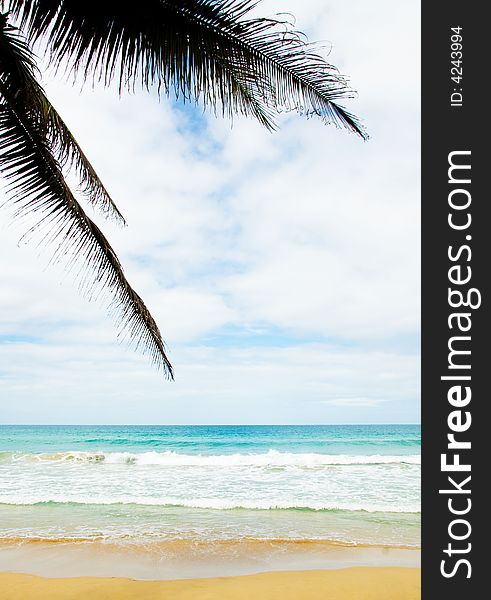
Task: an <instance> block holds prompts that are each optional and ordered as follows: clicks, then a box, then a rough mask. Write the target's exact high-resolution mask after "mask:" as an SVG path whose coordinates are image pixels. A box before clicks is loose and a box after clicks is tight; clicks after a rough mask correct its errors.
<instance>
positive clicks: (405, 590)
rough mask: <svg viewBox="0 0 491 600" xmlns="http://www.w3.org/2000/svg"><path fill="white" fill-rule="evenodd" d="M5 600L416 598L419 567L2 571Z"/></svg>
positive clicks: (346, 599) (356, 599)
mask: <svg viewBox="0 0 491 600" xmlns="http://www.w3.org/2000/svg"><path fill="white" fill-rule="evenodd" d="M0 588H1V589H2V598H3V599H4V600H25V599H26V598H29V600H47V599H48V598H49V599H50V600H72V599H73V600H75V599H76V600H80V599H81V598H88V597H90V598H91V600H103V599H104V600H106V599H109V598H114V599H117V600H147V599H148V600H150V599H152V600H154V599H166V600H167V599H169V600H170V599H172V600H215V599H216V600H250V599H251V598H258V599H261V600H280V599H281V600H297V599H298V600H326V599H329V600H417V599H419V598H420V597H421V595H420V570H419V569H410V568H396V567H388V568H370V567H368V568H349V569H339V570H330V571H296V572H277V573H260V574H257V575H246V576H241V577H222V578H209V579H186V580H177V581H135V580H131V579H122V578H96V577H80V578H63V579H50V578H44V577H36V576H33V575H23V574H14V573H3V574H0Z"/></svg>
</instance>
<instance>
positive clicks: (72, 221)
mask: <svg viewBox="0 0 491 600" xmlns="http://www.w3.org/2000/svg"><path fill="white" fill-rule="evenodd" d="M0 95H1V97H2V98H3V100H2V102H0V171H2V173H3V175H4V176H5V178H6V180H7V182H8V193H9V196H10V201H11V202H12V203H13V204H14V205H15V207H16V214H17V215H18V216H23V215H37V216H38V218H37V222H36V224H35V225H34V226H32V227H31V229H30V230H29V232H28V233H30V234H32V232H34V231H40V230H42V231H43V232H44V237H43V239H44V241H45V242H47V241H49V242H51V243H53V242H56V243H57V248H56V251H55V258H56V260H61V259H65V260H68V262H69V264H70V265H71V266H72V265H74V264H75V263H78V262H79V261H81V263H82V269H81V270H80V272H79V277H83V278H84V283H85V285H84V287H85V289H86V290H89V289H93V288H94V284H95V286H96V289H99V290H100V291H107V292H109V293H110V295H111V297H112V300H111V302H110V309H111V313H113V314H114V315H117V318H118V321H119V323H120V326H121V332H122V333H126V334H127V335H128V336H129V338H130V339H131V340H132V341H134V342H135V343H136V346H137V347H138V348H140V349H141V350H142V351H144V352H146V353H149V354H150V356H151V359H152V361H153V362H154V363H155V364H156V365H157V367H159V368H162V369H163V371H164V374H165V375H166V376H167V377H169V378H173V372H172V366H171V364H170V362H169V360H168V358H167V356H166V353H165V346H164V342H163V340H162V337H161V334H160V331H159V329H158V326H157V324H156V322H155V320H154V319H153V317H152V315H151V314H150V312H149V310H148V309H147V307H146V306H145V304H144V303H143V301H142V299H141V298H140V296H138V294H137V293H136V292H135V291H134V290H133V288H132V287H131V286H130V284H129V283H128V281H127V279H126V277H125V275H124V273H123V269H122V267H121V264H120V262H119V260H118V258H117V256H116V254H115V252H114V250H113V249H112V248H111V246H110V244H109V242H108V241H107V239H106V238H105V236H104V235H103V233H102V232H101V230H100V229H99V227H98V226H97V225H96V224H95V223H94V222H93V221H92V220H91V219H90V218H89V217H88V216H87V215H86V214H85V212H84V211H83V209H82V207H81V206H80V204H79V203H78V202H77V200H76V198H75V197H74V196H73V194H72V192H71V190H70V188H69V186H68V185H67V183H66V181H65V179H64V177H63V173H62V171H61V167H60V165H59V163H58V161H57V160H56V158H55V157H54V156H53V154H52V152H51V148H50V147H49V144H48V143H47V142H46V139H45V137H44V135H43V132H42V131H41V130H40V128H39V124H38V123H37V122H35V121H34V120H33V119H32V118H31V117H30V116H29V115H28V114H26V113H23V112H22V111H20V110H19V108H18V107H17V106H16V103H15V99H14V98H12V97H11V95H10V93H9V91H8V90H7V89H6V88H5V85H4V84H3V83H0Z"/></svg>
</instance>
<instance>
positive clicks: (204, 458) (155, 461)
mask: <svg viewBox="0 0 491 600" xmlns="http://www.w3.org/2000/svg"><path fill="white" fill-rule="evenodd" d="M2 460H3V461H12V462H45V461H47V462H50V463H53V462H66V461H73V462H83V463H88V462H90V463H106V464H128V465H162V466H169V467H172V466H176V467H234V466H248V467H300V468H302V467H303V468H315V467H329V466H336V465H391V464H394V465H397V464H408V465H419V464H421V456H420V455H419V454H411V455H382V454H372V455H360V456H356V455H344V454H316V453H292V452H278V451H277V450H269V451H268V452H266V453H263V454H210V455H205V454H179V453H176V452H172V451H166V452H156V451H152V452H141V453H131V452H77V451H75V452H59V453H56V454H48V453H44V454H33V453H3V457H2Z"/></svg>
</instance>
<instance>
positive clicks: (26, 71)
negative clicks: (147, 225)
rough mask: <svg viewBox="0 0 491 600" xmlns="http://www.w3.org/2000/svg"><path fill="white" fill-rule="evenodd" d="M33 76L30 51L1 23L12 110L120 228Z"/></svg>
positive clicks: (2, 69) (2, 74) (1, 73)
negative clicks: (31, 123) (19, 111)
mask: <svg viewBox="0 0 491 600" xmlns="http://www.w3.org/2000/svg"><path fill="white" fill-rule="evenodd" d="M0 16H1V15H0ZM36 75H38V72H37V67H36V63H35V59H34V56H33V54H32V52H31V50H30V49H29V47H28V45H27V43H26V42H25V40H24V39H23V38H22V36H21V35H20V34H19V32H18V30H17V29H16V28H14V27H12V26H10V25H9V24H8V23H7V22H6V20H5V19H4V25H3V27H0V81H1V82H2V84H3V85H4V87H5V89H6V90H8V92H9V93H10V95H11V97H13V98H15V102H16V106H17V107H18V108H20V107H23V110H24V112H28V113H29V114H30V116H31V118H33V119H35V120H36V122H37V123H38V126H39V128H40V130H42V131H43V132H44V134H45V136H46V138H47V139H48V140H49V142H50V146H51V149H52V151H53V153H54V155H55V156H56V157H57V159H58V161H59V163H60V164H61V166H62V167H65V168H66V169H67V170H70V169H73V170H74V172H75V175H76V176H77V178H78V181H79V186H80V192H81V193H82V194H83V195H84V196H85V197H86V198H87V200H88V201H89V202H90V203H91V204H92V205H93V206H94V207H95V208H98V209H100V210H101V212H102V213H103V214H104V216H106V217H111V218H113V219H114V220H115V221H117V222H119V223H120V224H123V225H124V224H125V220H124V218H123V216H122V215H121V213H120V211H119V210H118V208H117V206H116V205H115V203H114V202H113V200H112V198H111V197H110V195H109V193H108V192H107V190H106V188H105V187H104V185H103V183H102V182H101V180H100V179H99V176H98V175H97V173H96V171H95V169H94V167H93V166H92V165H91V163H90V161H89V160H88V158H87V157H86V156H85V154H84V152H83V151H82V149H81V148H80V146H79V144H78V142H77V141H76V140H75V138H74V137H73V135H72V134H71V132H70V130H69V129H68V127H67V126H66V124H65V122H64V121H63V119H62V118H61V117H60V115H59V114H58V112H57V111H56V110H55V108H54V107H53V105H52V104H51V103H50V101H49V100H48V98H47V97H46V94H45V93H44V90H43V89H42V87H41V86H40V85H39V83H38V81H37V79H36Z"/></svg>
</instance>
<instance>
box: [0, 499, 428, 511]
mask: <svg viewBox="0 0 491 600" xmlns="http://www.w3.org/2000/svg"><path fill="white" fill-rule="evenodd" d="M47 503H56V504H69V503H70V504H86V505H114V504H126V505H129V504H134V505H140V506H160V507H181V508H197V509H211V510H234V509H249V510H312V511H335V510H343V511H363V512H370V513H374V512H384V513H387V512H389V513H390V512H393V513H418V512H419V511H420V507H419V505H418V504H408V503H405V504H404V505H399V506H396V507H390V508H388V507H387V505H384V504H382V503H380V504H369V503H361V502H358V503H346V502H340V503H337V504H333V503H329V502H309V503H305V504H296V503H294V502H293V503H292V502H291V501H283V502H282V501H273V502H268V501H261V500H250V501H248V500H242V501H236V500H227V499H223V498H196V499H193V500H184V499H182V498H173V497H164V498H152V497H150V496H148V497H145V496H128V495H125V496H121V497H119V498H117V499H115V498H114V497H100V496H91V495H87V494H85V495H78V494H75V495H67V494H60V495H57V494H50V495H47V496H44V495H43V496H41V495H39V494H34V495H32V494H30V495H28V496H27V495H23V494H21V495H10V496H4V497H1V498H0V504H10V505H21V506H27V505H35V504H47Z"/></svg>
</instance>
